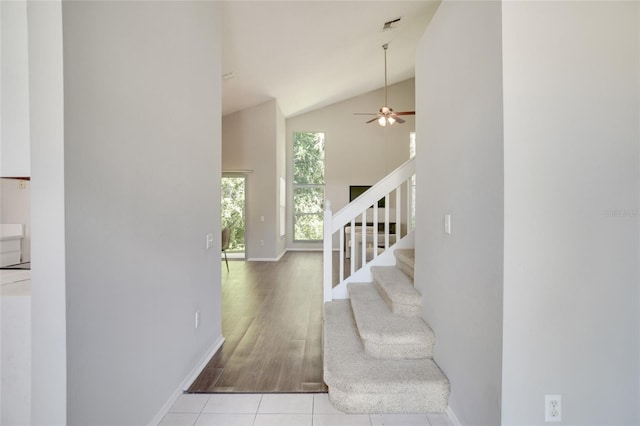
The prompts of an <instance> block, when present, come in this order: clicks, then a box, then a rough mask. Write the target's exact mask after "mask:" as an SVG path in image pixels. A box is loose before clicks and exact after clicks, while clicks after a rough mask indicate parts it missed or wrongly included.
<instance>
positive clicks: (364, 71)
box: [222, 0, 440, 117]
mask: <svg viewBox="0 0 640 426" xmlns="http://www.w3.org/2000/svg"><path fill="white" fill-rule="evenodd" d="M439 4H440V1H326V0H315V1H300V0H298V1H227V2H223V3H222V12H223V14H222V21H223V62H222V63H223V65H222V66H223V70H222V72H223V75H225V78H223V82H222V112H223V115H227V114H230V113H233V112H236V111H239V110H242V109H245V108H248V107H251V106H254V105H258V104H260V103H262V102H265V101H267V100H270V99H274V98H275V99H277V100H278V103H279V105H280V107H281V109H282V112H283V113H284V115H285V117H291V116H295V115H298V114H302V113H304V112H308V111H311V110H314V109H317V108H320V107H323V106H326V105H330V104H332V103H335V102H338V101H341V100H344V99H348V98H351V97H353V96H357V95H360V94H363V93H366V92H369V91H372V90H375V89H378V88H380V87H382V86H384V53H383V49H382V45H383V44H385V43H389V50H388V52H387V60H388V75H389V84H393V83H396V82H399V81H402V80H406V79H408V78H411V77H413V76H414V60H415V50H416V46H417V43H418V41H419V40H420V37H421V36H422V34H423V33H424V30H425V28H426V26H427V25H428V23H429V21H430V20H431V17H432V16H433V14H434V13H435V10H436V9H437V7H438V5H439ZM397 18H401V20H400V21H399V22H397V23H395V24H393V25H392V26H391V28H390V29H387V30H383V25H384V23H385V22H387V21H392V20H395V19H397ZM378 107H379V105H374V106H372V108H376V109H377V108H378Z"/></svg>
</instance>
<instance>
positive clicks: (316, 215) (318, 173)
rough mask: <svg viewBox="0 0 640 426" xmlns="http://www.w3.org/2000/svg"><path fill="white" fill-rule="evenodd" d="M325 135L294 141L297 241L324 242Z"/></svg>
mask: <svg viewBox="0 0 640 426" xmlns="http://www.w3.org/2000/svg"><path fill="white" fill-rule="evenodd" d="M323 205H324V133H321V132H297V133H295V134H294V138H293V240H294V241H321V240H322V238H323V235H322V232H323V231H322V228H323V227H322V224H323V219H324V217H323V216H324V214H323Z"/></svg>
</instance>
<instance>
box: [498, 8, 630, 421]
mask: <svg viewBox="0 0 640 426" xmlns="http://www.w3.org/2000/svg"><path fill="white" fill-rule="evenodd" d="M639 23H640V19H639V14H638V3H637V2H505V3H503V49H504V57H503V58H504V109H505V250H504V251H505V268H504V274H505V280H504V367H503V368H504V370H503V424H509V425H512V424H514V425H515V424H518V425H522V424H527V425H531V424H542V423H543V422H544V414H543V413H544V411H543V406H544V395H545V394H549V393H554V394H555V393H557V394H562V424H567V425H569V424H571V425H584V424H590V425H605V424H606V425H632V424H639V423H640V416H639V413H638V407H639V405H638V397H639V392H638V377H639V369H638V352H639V351H638V335H639V334H638V327H639V324H638V323H639V318H638V312H639V307H638V285H639V280H638V278H639V276H638V254H639V253H638V220H639V217H638V207H639V205H638V193H639V187H638V175H639V173H638V172H639V167H638V148H639V147H638V144H639V142H638V141H639V136H640V133H639V127H638V120H639V111H638V99H639V97H638V96H639V87H640V85H639V81H638V79H639V75H640V68H639V58H640V49H639V46H640V44H639V41H638V29H639V28H640V26H639Z"/></svg>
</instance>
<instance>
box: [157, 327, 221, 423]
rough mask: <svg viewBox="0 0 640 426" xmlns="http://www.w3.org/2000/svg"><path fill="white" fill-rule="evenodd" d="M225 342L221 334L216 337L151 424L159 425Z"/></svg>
mask: <svg viewBox="0 0 640 426" xmlns="http://www.w3.org/2000/svg"><path fill="white" fill-rule="evenodd" d="M223 343H224V337H223V336H222V335H220V337H218V339H216V341H215V342H213V344H212V345H211V346H210V347H209V349H208V350H207V351H206V352H205V354H204V355H203V356H202V358H200V360H199V361H198V362H197V363H196V365H195V366H194V367H193V368H192V369H191V371H190V372H189V374H187V377H186V378H185V379H184V380H183V381H182V383H180V386H178V388H177V389H176V390H175V391H173V393H172V394H171V396H170V397H169V399H167V402H165V403H164V404H163V405H162V408H160V410H159V411H158V413H157V414H156V415H155V416H153V418H152V419H151V421H150V422H149V426H157V425H158V423H160V422H161V421H162V419H163V418H164V416H166V415H167V413H168V412H169V410H170V409H171V407H172V406H173V404H174V403H175V402H176V400H177V399H178V397H180V395H182V394H183V393H184V391H186V390H187V389H189V387H190V386H191V384H192V383H193V382H194V381H195V380H196V379H197V378H198V376H199V375H200V372H202V370H204V367H206V365H207V364H208V363H209V360H211V358H213V356H214V355H215V354H216V352H218V349H220V347H221V346H222V344H223Z"/></svg>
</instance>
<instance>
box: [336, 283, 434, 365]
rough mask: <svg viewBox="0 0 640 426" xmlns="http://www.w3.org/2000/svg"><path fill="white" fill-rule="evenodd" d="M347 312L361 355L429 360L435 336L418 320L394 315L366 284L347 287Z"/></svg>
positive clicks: (372, 288) (354, 284)
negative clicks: (348, 306) (354, 322)
mask: <svg viewBox="0 0 640 426" xmlns="http://www.w3.org/2000/svg"><path fill="white" fill-rule="evenodd" d="M348 288H349V296H350V298H351V309H352V310H353V315H354V318H355V321H356V325H357V327H358V332H359V334H360V337H361V338H362V341H363V345H364V349H365V352H366V353H367V354H369V355H371V356H373V357H375V358H391V359H403V358H404V359H418V358H431V357H432V356H433V344H434V342H435V336H434V334H433V331H432V330H431V328H429V326H428V325H427V324H425V322H424V321H423V320H422V318H419V317H404V316H399V315H394V314H393V313H392V312H391V311H390V310H389V307H388V306H387V304H386V303H385V301H384V300H383V299H382V297H381V296H380V293H378V290H376V288H375V287H374V286H373V285H371V284H370V283H350V284H349V285H348Z"/></svg>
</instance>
